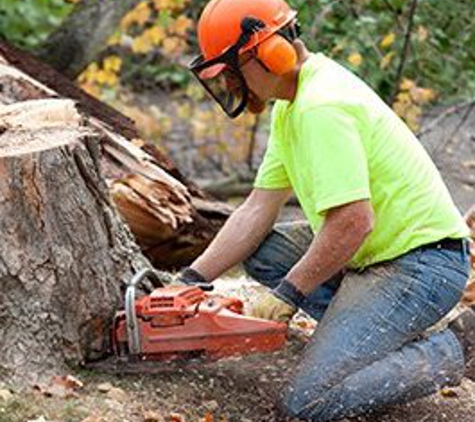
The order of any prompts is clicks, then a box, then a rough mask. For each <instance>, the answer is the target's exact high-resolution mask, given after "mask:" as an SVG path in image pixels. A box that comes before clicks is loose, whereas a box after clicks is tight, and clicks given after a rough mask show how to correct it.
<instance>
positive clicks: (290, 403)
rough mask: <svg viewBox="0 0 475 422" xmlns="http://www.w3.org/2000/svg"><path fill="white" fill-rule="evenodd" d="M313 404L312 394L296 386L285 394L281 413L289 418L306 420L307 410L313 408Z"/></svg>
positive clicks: (281, 404)
mask: <svg viewBox="0 0 475 422" xmlns="http://www.w3.org/2000/svg"><path fill="white" fill-rule="evenodd" d="M311 402H312V399H311V398H310V392H309V391H306V390H305V389H303V388H301V387H299V386H298V385H295V386H293V387H289V388H288V389H287V391H286V392H285V395H284V397H283V400H282V402H281V403H280V412H281V413H282V414H283V415H285V416H287V417H289V418H297V419H306V418H307V417H308V413H307V409H308V408H309V406H311Z"/></svg>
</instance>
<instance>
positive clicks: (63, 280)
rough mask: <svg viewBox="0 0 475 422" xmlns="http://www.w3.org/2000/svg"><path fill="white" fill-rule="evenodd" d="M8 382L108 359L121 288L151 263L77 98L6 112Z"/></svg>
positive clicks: (3, 266) (2, 148)
mask: <svg viewBox="0 0 475 422" xmlns="http://www.w3.org/2000/svg"><path fill="white" fill-rule="evenodd" d="M0 133H1V135H0V177H1V180H2V182H1V183H0V215H1V218H0V236H1V238H2V242H1V245H0V280H1V282H0V289H1V294H0V321H1V322H0V355H1V356H2V359H1V362H0V376H1V377H2V378H5V379H8V380H9V381H13V382H17V383H19V382H24V381H30V382H34V381H38V380H39V379H40V378H41V377H46V376H50V375H53V374H57V373H58V371H61V370H64V369H65V365H66V363H67V362H70V363H74V364H78V363H80V362H82V361H84V360H86V359H91V358H94V357H95V356H97V353H101V352H102V350H103V345H104V342H105V341H107V338H108V335H109V325H110V321H111V319H112V316H113V314H114V312H115V311H116V310H117V309H118V308H119V307H120V304H121V300H122V294H121V286H122V285H123V283H124V282H125V281H126V280H127V279H129V278H130V277H131V276H132V274H133V273H134V271H135V270H136V269H138V268H140V267H142V266H144V265H147V262H146V260H145V258H144V257H143V256H142V254H141V252H140V250H139V248H138V247H137V245H136V244H135V242H134V240H133V238H132V235H131V234H130V232H129V230H128V229H127V228H126V226H125V225H124V224H123V223H122V221H121V220H120V218H119V217H118V215H117V213H116V211H115V208H114V206H113V204H112V202H111V200H110V198H109V193H108V189H107V185H106V183H105V181H104V179H103V177H102V176H101V172H100V142H101V137H100V134H99V133H98V132H96V131H94V130H93V129H92V128H91V127H90V126H89V125H88V124H87V121H86V120H85V119H84V118H83V116H81V115H80V114H79V113H78V112H77V110H76V108H75V105H74V103H73V102H72V101H70V100H59V99H56V100H36V101H29V102H28V101H27V102H23V103H17V104H14V105H8V106H2V107H1V108H0Z"/></svg>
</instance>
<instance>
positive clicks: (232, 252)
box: [191, 205, 278, 281]
mask: <svg viewBox="0 0 475 422" xmlns="http://www.w3.org/2000/svg"><path fill="white" fill-rule="evenodd" d="M277 215H278V213H277V212H274V211H272V210H270V211H269V210H267V209H265V206H263V207H252V206H251V207H249V206H246V205H243V206H241V207H240V208H238V209H237V210H236V211H235V212H234V213H233V214H232V215H231V217H230V218H229V219H228V221H227V222H226V223H225V225H224V226H223V228H222V229H221V230H220V231H219V233H218V234H217V236H216V237H215V239H214V240H213V241H212V242H211V244H210V245H209V246H208V248H207V249H206V250H205V252H204V253H203V254H202V255H201V256H200V257H198V258H197V259H196V260H195V261H194V262H193V264H192V265H191V268H193V269H194V270H196V271H198V272H199V273H200V274H202V275H203V276H204V277H205V278H206V279H207V280H208V281H211V280H214V279H215V278H217V277H219V276H220V275H221V274H223V273H224V272H225V271H227V270H228V269H230V268H231V267H233V266H234V265H236V264H238V263H240V262H241V261H243V260H244V259H246V258H247V257H248V256H249V255H250V254H251V253H252V252H253V251H254V250H255V249H257V247H258V246H259V244H260V243H261V241H262V240H263V239H264V237H265V236H266V234H267V233H269V231H270V230H271V228H272V226H273V224H274V222H275V219H276V218H277Z"/></svg>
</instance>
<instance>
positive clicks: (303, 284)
mask: <svg viewBox="0 0 475 422" xmlns="http://www.w3.org/2000/svg"><path fill="white" fill-rule="evenodd" d="M372 229H373V209H372V206H371V203H370V202H369V201H367V200H365V201H358V202H352V203H350V204H346V205H343V206H341V207H338V208H333V209H331V210H329V211H328V213H327V215H326V217H325V222H324V223H323V227H322V229H321V231H320V232H319V234H318V235H317V236H316V237H315V239H314V240H313V242H312V244H311V245H310V247H309V249H308V250H307V252H306V253H305V255H304V256H303V257H302V258H301V259H300V260H299V261H298V262H297V263H296V264H295V266H294V267H293V268H292V269H291V270H290V271H289V273H288V274H287V277H286V279H287V280H288V281H290V282H291V283H292V284H293V285H294V286H295V287H297V289H298V290H300V291H301V292H302V293H303V294H305V295H307V294H309V293H310V292H312V291H313V290H314V289H315V288H316V287H317V286H318V285H320V284H321V283H323V282H325V281H326V280H328V279H329V278H330V277H331V276H333V275H334V274H336V273H338V272H339V271H340V270H342V269H343V268H344V266H345V264H346V263H347V262H348V261H350V259H351V258H352V257H353V255H354V254H355V253H356V251H357V250H358V249H359V247H360V246H361V245H362V244H363V242H364V240H365V238H366V236H367V235H368V234H369V233H370V232H371V231H372Z"/></svg>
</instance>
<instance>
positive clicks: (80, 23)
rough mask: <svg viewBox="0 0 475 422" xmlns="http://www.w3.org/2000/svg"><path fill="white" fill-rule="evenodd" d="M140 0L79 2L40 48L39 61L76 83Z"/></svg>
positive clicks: (92, 0) (91, 0)
mask: <svg viewBox="0 0 475 422" xmlns="http://www.w3.org/2000/svg"><path fill="white" fill-rule="evenodd" d="M140 1H142V0H120V1H118V0H88V1H81V2H80V3H78V5H77V6H76V7H75V8H74V10H73V12H72V13H71V14H70V15H69V16H68V17H67V19H65V21H64V22H63V23H62V25H61V27H60V28H58V29H57V30H56V31H55V32H54V33H53V34H51V35H50V36H49V37H48V39H47V40H46V42H45V44H44V45H43V46H42V48H41V49H40V52H39V57H40V58H41V59H42V60H43V61H44V62H46V63H49V64H50V65H52V66H53V67H54V68H55V69H57V70H58V71H60V72H61V73H63V74H64V75H66V76H68V77H69V78H71V79H75V78H76V77H77V76H78V75H79V74H80V73H81V72H82V71H83V70H84V69H85V68H86V67H87V65H88V64H89V63H91V62H92V61H94V60H95V59H96V57H97V56H98V54H99V53H100V52H101V51H102V50H103V48H104V46H105V45H106V41H107V39H108V38H109V37H110V36H111V35H112V34H113V33H114V32H115V30H116V29H117V27H118V25H119V22H120V20H121V19H122V17H123V16H124V15H125V14H126V13H127V12H128V11H129V10H131V9H132V8H133V7H134V6H136V5H137V4H138V3H140Z"/></svg>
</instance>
